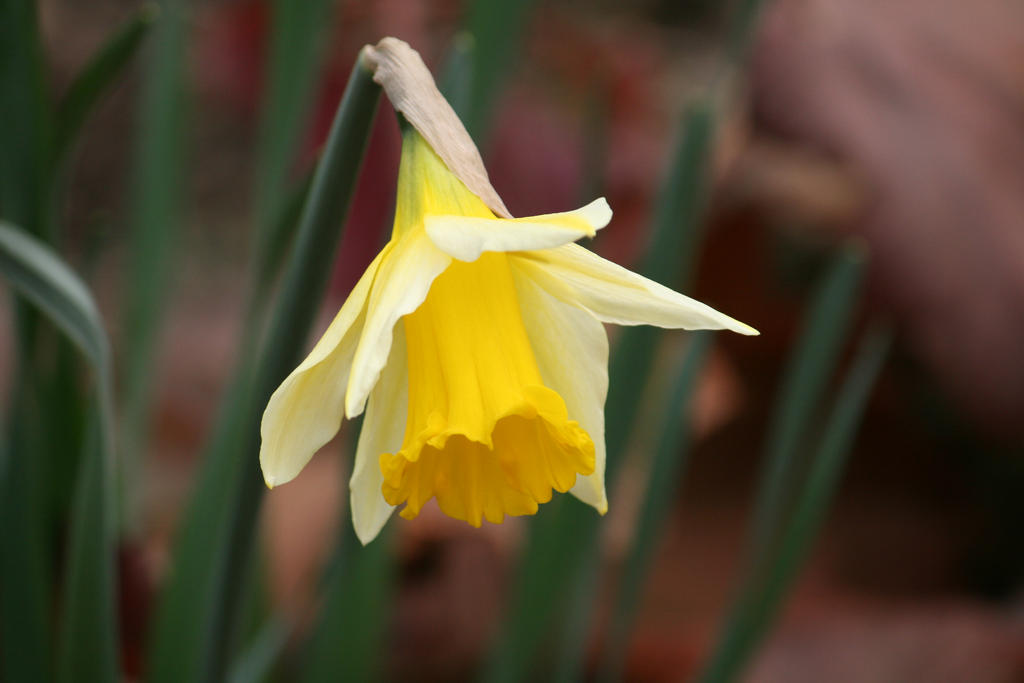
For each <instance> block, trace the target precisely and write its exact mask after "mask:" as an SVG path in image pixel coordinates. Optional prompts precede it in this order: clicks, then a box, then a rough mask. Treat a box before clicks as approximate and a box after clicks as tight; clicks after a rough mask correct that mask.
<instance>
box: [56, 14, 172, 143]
mask: <svg viewBox="0 0 1024 683" xmlns="http://www.w3.org/2000/svg"><path fill="white" fill-rule="evenodd" d="M158 15H159V6H157V5H153V4H149V5H144V6H143V7H142V8H141V9H139V10H138V11H137V12H136V13H135V16H133V17H132V18H131V19H129V20H128V21H126V22H125V23H124V25H123V26H121V28H120V29H118V30H117V32H116V33H114V34H113V35H112V36H111V37H110V38H108V39H107V42H106V43H104V44H103V46H102V47H101V48H100V49H99V50H98V51H97V52H96V53H95V54H94V55H93V56H92V58H91V59H90V60H89V63H88V64H86V66H85V68H83V69H82V71H81V73H79V74H78V75H77V76H76V77H75V80H74V81H73V82H72V83H71V87H70V88H68V91H67V94H66V95H65V96H64V98H63V100H62V101H61V103H60V106H59V107H58V109H57V117H56V125H55V131H54V142H53V149H52V156H53V161H54V163H58V162H59V161H60V160H61V159H62V158H63V157H64V156H65V155H66V154H67V152H68V150H69V148H70V147H71V145H72V144H73V143H74V141H75V138H76V137H77V136H78V133H79V131H80V130H81V129H82V125H83V124H84V123H85V121H86V119H87V118H88V117H89V114H90V113H91V112H92V110H93V109H94V108H95V106H96V104H97V103H98V102H99V101H100V99H102V97H103V94H104V93H105V92H106V91H107V90H109V89H110V88H111V87H112V86H113V84H114V82H115V81H116V79H117V78H118V76H120V75H121V74H122V73H123V72H124V70H125V68H126V67H127V65H128V64H129V62H130V61H131V60H132V58H133V57H134V56H135V54H136V53H137V52H138V49H139V46H140V45H141V44H142V40H143V39H144V38H145V37H146V34H147V33H148V32H149V29H150V27H151V26H152V25H153V22H155V21H156V19H157V17H158Z"/></svg>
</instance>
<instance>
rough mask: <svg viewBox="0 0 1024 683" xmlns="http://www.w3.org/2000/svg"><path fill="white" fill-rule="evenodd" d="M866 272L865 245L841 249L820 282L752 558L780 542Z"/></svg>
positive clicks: (770, 448)
mask: <svg viewBox="0 0 1024 683" xmlns="http://www.w3.org/2000/svg"><path fill="white" fill-rule="evenodd" d="M863 270H864V254H863V253H862V250H861V249H860V248H858V247H855V246H848V247H845V248H843V249H841V250H840V251H839V253H838V254H837V255H836V256H835V258H834V260H833V262H832V263H831V264H830V266H829V269H828V271H827V272H826V273H825V275H824V277H823V279H822V281H821V284H820V285H819V289H818V291H817V293H816V294H815V296H814V299H813V301H812V302H811V305H810V308H809V312H808V314H807V319H806V321H805V322H804V329H803V331H802V332H801V334H800V338H799V340H798V342H797V345H796V347H795V348H794V349H793V352H792V354H791V355H790V360H789V364H788V366H787V368H786V373H785V376H784V379H783V383H782V388H781V389H780V392H779V398H778V400H777V402H776V408H775V414H774V416H773V419H772V422H771V427H770V428H769V432H768V439H767V447H766V449H765V456H764V466H763V471H762V475H761V483H760V485H759V486H758V493H757V500H756V502H755V504H754V513H753V517H752V519H753V523H754V531H753V537H752V539H751V549H750V556H751V558H757V557H759V556H760V555H762V554H763V553H764V552H765V549H766V548H767V547H768V546H769V545H771V544H772V543H773V542H774V539H773V536H772V534H773V530H777V529H779V528H781V527H780V520H781V519H782V518H783V517H785V516H786V515H787V514H788V511H787V509H786V505H787V501H791V500H792V499H793V498H792V496H793V492H794V490H795V489H796V487H797V486H798V485H799V482H800V479H801V477H802V476H804V473H805V472H806V470H807V462H806V458H807V457H808V453H807V450H806V448H804V446H805V440H806V439H807V436H808V432H809V429H810V427H811V425H812V423H813V422H812V421H813V419H814V417H815V414H816V412H817V410H818V407H819V406H820V405H821V399H822V397H823V396H824V393H825V388H826V386H827V385H828V380H829V378H830V377H832V375H833V373H834V371H835V367H836V364H837V362H838V360H839V352H840V350H841V348H842V346H843V342H844V341H845V340H846V335H847V331H848V330H849V328H850V324H851V319H852V316H853V312H854V307H855V305H856V302H857V295H858V293H859V291H860V282H861V279H862V276H863ZM801 455H803V456H804V457H803V459H801Z"/></svg>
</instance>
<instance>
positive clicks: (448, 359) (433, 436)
mask: <svg viewBox="0 0 1024 683" xmlns="http://www.w3.org/2000/svg"><path fill="white" fill-rule="evenodd" d="M404 324H405V335H406V348H407V350H408V351H407V354H408V364H409V408H408V420H407V423H406V431H405V438H404V441H403V443H402V449H401V450H400V451H399V452H398V453H393V454H391V453H385V454H383V455H381V456H380V467H381V471H382V472H383V475H384V484H383V487H382V490H383V493H384V498H385V499H387V501H388V502H389V503H390V504H392V505H399V504H401V503H405V508H404V509H403V510H402V513H401V514H402V516H403V517H406V518H407V519H411V518H413V517H415V516H416V515H418V514H419V512H420V510H421V509H422V508H423V505H424V504H425V503H426V502H427V501H429V500H430V499H431V498H436V499H437V503H438V505H439V506H440V508H441V510H442V511H443V512H444V513H445V514H446V515H448V516H450V517H455V518H457V519H463V520H465V521H467V522H469V523H470V524H472V525H474V526H479V525H480V523H481V520H482V519H487V520H488V521H489V522H494V523H497V522H501V521H502V519H504V516H505V515H524V514H533V513H535V512H536V511H537V505H538V504H539V503H546V502H547V501H549V500H550V499H551V495H552V489H554V490H558V491H562V492H564V491H567V490H569V488H571V487H572V485H573V484H574V483H575V481H576V475H577V474H583V475H587V474H591V473H592V472H593V471H594V443H593V441H591V439H590V436H588V435H587V433H586V432H585V431H584V430H583V429H582V428H581V427H580V426H579V424H578V423H577V422H575V421H573V420H570V419H569V416H568V414H567V412H566V408H565V402H564V401H563V400H562V398H561V397H560V396H559V395H558V393H556V392H555V391H553V390H551V389H549V388H548V387H546V386H544V383H543V381H542V379H541V377H540V372H539V371H538V369H537V362H536V360H535V359H534V355H533V350H532V348H531V347H530V342H529V339H528V338H527V335H526V330H525V328H524V327H523V320H522V315H521V313H520V310H519V299H518V297H517V295H516V290H515V283H514V282H513V279H512V273H511V270H510V268H509V264H508V257H507V256H506V255H505V254H502V253H493V252H492V253H485V254H483V255H482V256H481V257H480V258H479V259H478V260H476V261H474V262H472V263H463V262H460V261H453V262H452V264H451V265H450V266H449V267H448V269H447V270H445V272H444V273H442V274H441V275H440V276H439V277H438V278H437V279H436V280H435V281H434V283H433V286H432V287H431V289H430V293H429V294H428V296H427V299H426V301H424V303H423V304H422V305H421V306H420V307H419V309H417V310H416V311H415V312H414V313H411V314H409V315H407V316H405V318H404Z"/></svg>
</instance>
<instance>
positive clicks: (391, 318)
mask: <svg viewBox="0 0 1024 683" xmlns="http://www.w3.org/2000/svg"><path fill="white" fill-rule="evenodd" d="M390 244H391V245H392V248H391V250H390V251H389V253H388V255H387V258H385V259H384V260H383V261H382V262H381V264H380V270H379V273H378V277H377V279H376V281H375V282H374V286H373V291H372V292H371V293H370V298H369V303H368V304H367V314H366V323H365V324H364V325H363V332H362V335H361V336H360V338H359V346H358V347H357V349H356V352H355V357H354V358H353V360H352V371H351V374H350V375H349V379H348V389H347V392H346V394H345V414H346V415H348V417H349V418H353V417H355V416H356V415H359V414H360V413H361V412H363V407H364V406H365V405H366V397H367V396H368V395H369V394H370V391H371V390H372V389H373V387H374V385H375V384H376V383H377V378H378V377H379V376H380V372H381V369H382V368H383V367H384V365H385V363H386V362H387V358H388V353H389V352H390V350H391V339H392V334H393V331H394V327H395V323H397V322H398V320H399V319H400V318H401V317H402V316H403V315H405V314H407V313H412V312H413V311H415V310H416V309H417V308H419V306H420V304H422V303H423V300H424V299H426V298H427V292H428V291H430V285H431V284H433V282H434V278H436V277H437V276H438V275H440V274H441V273H442V272H443V271H444V269H445V268H447V267H448V264H449V263H451V257H450V256H448V255H447V254H445V253H444V252H442V251H441V250H439V249H438V248H437V247H435V246H434V244H433V243H432V242H431V241H430V239H429V238H428V237H427V234H426V233H425V232H424V231H423V230H420V229H416V230H410V231H408V232H406V233H405V234H403V235H402V236H401V237H400V238H399V239H398V240H397V241H393V242H391V243H390Z"/></svg>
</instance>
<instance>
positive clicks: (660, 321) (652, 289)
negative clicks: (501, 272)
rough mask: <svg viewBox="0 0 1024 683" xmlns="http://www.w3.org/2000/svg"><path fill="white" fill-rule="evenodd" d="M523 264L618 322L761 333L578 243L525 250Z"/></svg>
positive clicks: (561, 294) (554, 288) (560, 293)
mask: <svg viewBox="0 0 1024 683" xmlns="http://www.w3.org/2000/svg"><path fill="white" fill-rule="evenodd" d="M522 257H523V262H524V267H525V268H527V269H528V270H529V271H530V273H531V277H533V278H534V280H536V281H537V282H538V283H539V284H541V286H542V287H544V289H546V290H547V291H548V292H550V293H551V294H552V295H554V296H556V297H558V298H560V299H562V300H563V301H567V302H569V303H573V304H575V305H577V306H582V307H583V308H585V309H587V310H588V311H590V312H591V313H593V314H594V315H595V316H596V317H597V318H598V320H601V321H603V322H607V323H614V324H617V325H656V326H658V327H665V328H672V329H685V330H720V329H726V330H732V331H733V332H738V333H740V334H758V331H757V330H755V329H754V328H753V327H750V326H749V325H745V324H743V323H741V322H740V321H738V320H734V319H733V318H730V317H729V316H727V315H725V314H723V313H719V312H718V311H716V310H715V309H713V308H711V307H710V306H708V305H706V304H703V303H701V302H699V301H697V300H695V299H691V298H690V297H688V296H683V295H682V294H679V293H678V292H674V291H672V290H671V289H669V288H668V287H665V286H663V285H660V284H658V283H657V282H654V281H653V280H649V279H647V278H645V277H643V276H641V275H637V274H636V273H634V272H632V271H630V270H627V269H625V268H623V267H622V266H619V265H616V264H614V263H612V262H611V261H608V260H606V259H603V258H601V257H600V256H598V255H597V254H595V253H593V252H591V251H589V250H587V249H584V248H583V247H581V246H579V245H576V244H566V245H564V246H561V247H557V248H555V249H544V250H538V251H531V252H529V253H527V254H522Z"/></svg>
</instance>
